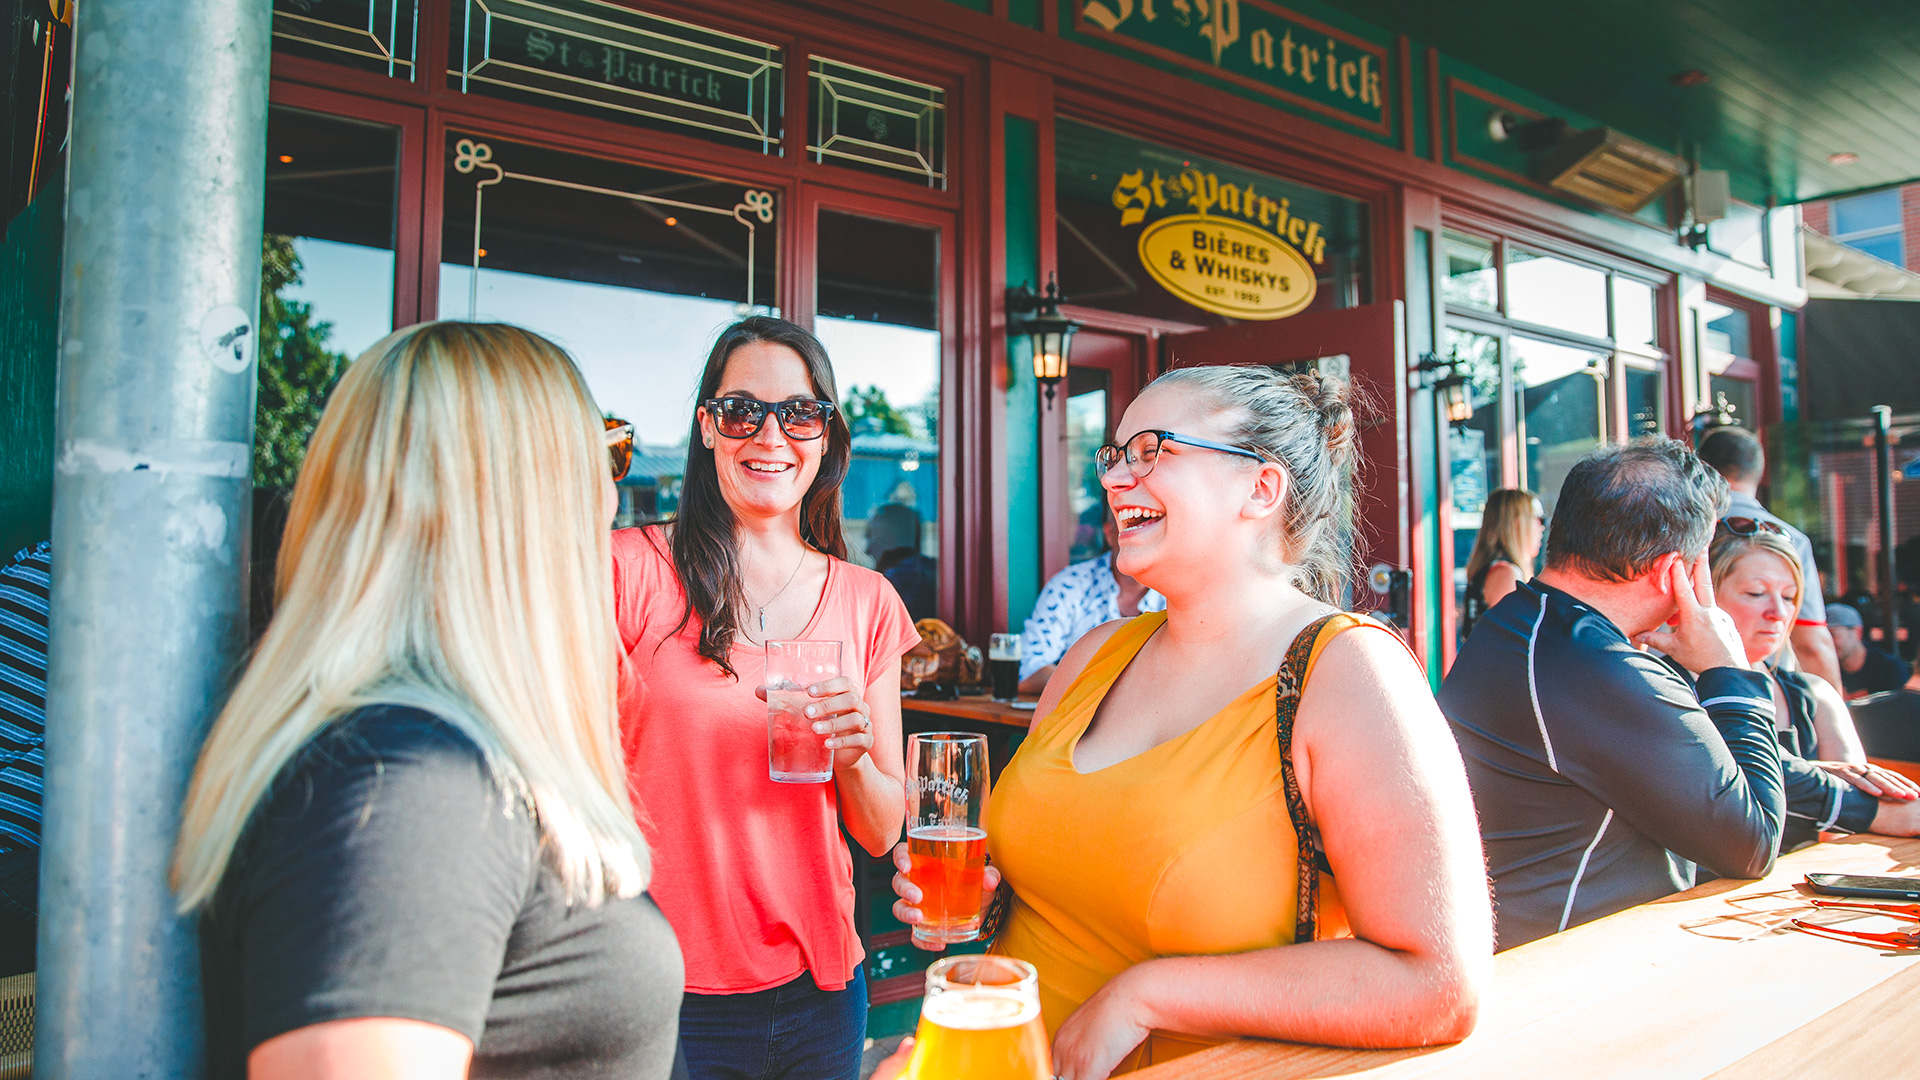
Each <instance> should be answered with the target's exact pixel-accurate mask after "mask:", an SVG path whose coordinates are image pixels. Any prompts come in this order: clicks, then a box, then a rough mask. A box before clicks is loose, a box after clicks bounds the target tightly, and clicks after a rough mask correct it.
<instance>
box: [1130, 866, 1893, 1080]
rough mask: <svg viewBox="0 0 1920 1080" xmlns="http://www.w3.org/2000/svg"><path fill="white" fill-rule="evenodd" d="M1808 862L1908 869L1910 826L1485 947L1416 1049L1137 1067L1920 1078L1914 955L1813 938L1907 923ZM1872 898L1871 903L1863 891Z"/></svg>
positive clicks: (1291, 1053)
mask: <svg viewBox="0 0 1920 1080" xmlns="http://www.w3.org/2000/svg"><path fill="white" fill-rule="evenodd" d="M1808 871H1816V872H1818V871H1826V872H1838V873H1858V874H1907V875H1912V874H1914V873H1916V872H1920V839H1892V838H1888V837H1881V836H1855V837H1848V838H1845V839H1842V840H1837V841H1833V842H1830V843H1825V844H1816V845H1814V846H1813V847H1810V848H1803V849H1802V850H1800V851H1796V852H1793V853H1792V854H1789V855H1786V856H1783V857H1782V858H1781V859H1780V860H1779V862H1778V863H1777V864H1776V865H1775V868H1774V871H1773V873H1771V874H1769V875H1767V876H1766V877H1765V878H1761V879H1758V880H1752V881H1745V880H1742V881H1734V880H1724V881H1714V882H1709V883H1707V884H1705V885H1702V886H1699V887H1697V888H1694V889H1689V890H1687V891H1686V892H1682V893H1676V894H1674V895H1673V896H1669V897H1666V898H1665V899H1662V900H1656V901H1653V902H1652V903H1648V904H1642V905H1641V906H1639V907H1635V908H1630V909H1628V910H1626V911H1622V912H1619V913H1617V914H1615V915H1611V916H1608V917H1607V918H1604V919H1600V920H1597V921H1595V922H1591V923H1588V924H1586V925H1585V926H1579V927H1575V928H1574V929H1572V930H1569V931H1567V932H1566V933H1562V934H1555V935H1553V936H1552V937H1547V938H1542V939H1541V940H1539V941H1535V942H1531V943H1529V944H1527V945H1523V946H1521V947H1519V948H1517V949H1512V950H1509V951H1507V952H1504V953H1501V954H1499V955H1498V956H1496V957H1495V958H1494V975H1493V980H1492V983H1491V985H1490V986H1489V988H1488V991H1487V996H1486V1000H1485V1002H1484V1003H1483V1006H1482V1008H1481V1012H1480V1024H1479V1027H1478V1028H1477V1030H1475V1032H1474V1033H1473V1035H1471V1036H1470V1037H1468V1038H1467V1040H1466V1041H1465V1042H1461V1043H1457V1044H1454V1045H1451V1046H1443V1047H1431V1048H1427V1049H1420V1050H1339V1049H1330V1048H1327V1047H1318V1046H1303V1045H1299V1044H1296V1043H1283V1042H1270V1041H1263V1040H1253V1039H1246V1040H1241V1041H1239V1042H1234V1043H1229V1044H1227V1045H1225V1046H1218V1047H1215V1048H1213V1049H1211V1050H1206V1051H1202V1052H1201V1053H1198V1054H1193V1055H1190V1056H1188V1057H1184V1058H1180V1059H1177V1060H1175V1061H1171V1062H1168V1063H1166V1064H1164V1065H1158V1066H1155V1067H1153V1068H1151V1069H1144V1070H1142V1071H1140V1072H1137V1073H1134V1074H1132V1075H1133V1076H1135V1077H1138V1078H1139V1080H1228V1078H1232V1080H1281V1078H1289V1080H1291V1078H1301V1077H1335V1076H1363V1077H1367V1078H1369V1080H1373V1078H1379V1080H1387V1078H1392V1080H1405V1078H1411V1077H1461V1078H1465V1077H1473V1078H1475V1080H1482V1078H1486V1077H1529V1078H1531V1077H1542V1078H1545V1077H1551V1078H1554V1080H1578V1078H1583V1077H1594V1078H1602V1077H1605V1078H1612V1077H1624V1076H1632V1077H1635V1078H1641V1077H1670V1078H1675V1080H1697V1078H1701V1077H1714V1078H1728V1080H1731V1078H1735V1077H1738V1078H1741V1080H1751V1078H1756V1077H1766V1078H1771V1077H1781V1078H1786V1077H1819V1076H1835V1077H1838V1076H1846V1077H1857V1078H1860V1080H1869V1078H1877V1077H1899V1076H1906V1077H1913V1076H1920V1034H1917V1033H1920V950H1903V951H1893V950H1890V949H1887V948H1884V947H1873V946H1868V945H1858V944H1853V943H1850V942H1844V941H1839V940H1833V939H1827V938H1821V937H1815V936H1814V935H1811V934H1805V933H1801V932H1800V931H1797V930H1793V929H1791V928H1789V927H1788V926H1787V919H1789V918H1791V917H1799V918H1803V919H1807V920H1808V921H1812V922H1816V923H1823V924H1827V925H1834V926H1844V927H1847V928H1848V929H1853V930H1871V931H1895V930H1913V929H1914V928H1915V927H1914V925H1913V920H1911V919H1907V920H1895V919H1891V918H1888V917H1885V916H1878V915H1872V914H1868V913H1865V912H1858V913H1855V912H1846V911H1835V910H1821V909H1816V908H1813V907H1811V906H1810V905H1808V904H1807V902H1806V901H1807V900H1808V899H1809V898H1810V897H1812V896H1813V895H1814V894H1813V893H1811V892H1809V891H1807V890H1806V887H1805V885H1804V884H1803V882H1802V878H1803V876H1804V875H1805V874H1806V873H1807V872H1808ZM1863 902H1868V903H1870V902H1872V901H1863Z"/></svg>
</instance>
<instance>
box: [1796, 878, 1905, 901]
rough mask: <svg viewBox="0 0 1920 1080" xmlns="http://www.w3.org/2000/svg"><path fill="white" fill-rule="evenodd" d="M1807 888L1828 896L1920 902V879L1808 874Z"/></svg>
mask: <svg viewBox="0 0 1920 1080" xmlns="http://www.w3.org/2000/svg"><path fill="white" fill-rule="evenodd" d="M1807 886H1808V887H1809V888H1811V889H1812V890H1813V891H1814V892H1817V893H1825V894H1827V895H1828V896H1864V897H1867V898H1868V899H1872V900H1920V878H1910V877H1881V876H1874V875H1867V874H1808V875H1807Z"/></svg>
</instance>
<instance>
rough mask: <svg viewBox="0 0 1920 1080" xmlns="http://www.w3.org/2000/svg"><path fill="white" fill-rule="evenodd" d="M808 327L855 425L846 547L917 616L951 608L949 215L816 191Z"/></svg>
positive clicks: (845, 509)
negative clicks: (817, 340)
mask: <svg viewBox="0 0 1920 1080" xmlns="http://www.w3.org/2000/svg"><path fill="white" fill-rule="evenodd" d="M807 201H808V202H809V203H810V204H811V205H810V206H809V208H808V209H807V210H806V211H805V212H806V213H809V214H811V215H812V220H813V236H814V243H813V262H812V266H811V267H809V268H808V271H809V273H810V276H811V279H812V280H811V284H812V294H813V295H812V308H813V312H812V314H813V331H814V333H815V334H816V335H817V336H818V337H819V338H820V342H821V344H822V345H824V346H826V349H827V356H828V357H829V358H830V359H831V360H832V361H833V369H834V376H835V378H836V379H837V380H838V382H839V390H840V404H841V409H842V410H844V413H845V415H846V418H847V424H848V426H849V427H850V428H851V429H852V431H853V460H852V462H851V464H850V465H849V467H848V470H847V479H846V483H845V486H844V487H843V489H842V492H843V501H842V512H843V514H844V516H845V521H846V535H847V549H848V550H847V558H848V559H849V560H851V561H853V562H856V563H859V564H860V565H862V566H867V567H871V568H873V569H875V570H878V571H880V572H881V573H882V574H884V575H886V578H887V580H888V581H889V582H891V583H892V584H893V586H894V588H895V589H896V590H897V591H898V592H899V593H900V598H901V599H902V600H903V601H904V602H905V603H906V605H907V611H908V612H909V613H910V614H911V615H912V616H913V617H914V618H915V619H924V618H930V617H935V616H938V615H940V614H941V612H942V611H943V610H945V606H944V605H943V602H942V598H943V597H946V596H951V594H952V586H951V580H952V576H953V574H952V567H951V566H949V565H943V564H944V563H946V562H948V561H949V560H945V559H944V558H943V556H944V553H945V552H946V551H948V550H949V549H950V547H951V544H952V536H953V535H954V530H953V528H952V523H951V522H950V521H948V520H947V515H945V514H943V513H942V512H941V508H942V506H943V505H950V504H949V503H948V500H947V489H948V486H949V481H950V472H951V470H949V469H948V468H947V467H946V462H947V460H948V454H947V453H946V448H947V443H946V440H945V438H944V433H945V430H946V424H945V421H944V416H943V408H944V403H945V402H946V401H947V400H949V398H950V395H948V394H947V393H945V392H944V391H945V387H946V381H947V379H948V376H949V372H950V371H951V370H952V354H953V342H954V323H953V303H952V295H953V291H952V290H953V272H952V267H951V262H952V256H951V251H952V243H953V222H952V218H951V216H950V215H948V214H945V213H943V212H940V211H936V210H929V209H927V208H924V207H919V206H913V205H910V204H894V203H892V202H891V201H888V200H881V199H876V198H868V197H861V196H853V195H846V196H839V195H834V196H823V195H817V194H816V195H810V197H809V198H808V199H807Z"/></svg>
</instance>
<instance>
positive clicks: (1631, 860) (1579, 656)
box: [1439, 439, 1786, 949]
mask: <svg viewBox="0 0 1920 1080" xmlns="http://www.w3.org/2000/svg"><path fill="white" fill-rule="evenodd" d="M1727 501H1728V500H1727V485H1726V482H1725V481H1724V480H1723V479H1721V477H1720V476H1719V475H1718V474H1717V473H1715V472H1714V471H1713V470H1711V469H1709V468H1707V467H1706V466H1705V465H1703V464H1701V462H1700V461H1699V459H1698V458H1696V457H1694V455H1693V453H1692V452H1691V451H1689V450H1688V449H1687V448H1686V447H1685V446H1684V445H1683V444H1681V443H1678V442H1674V441H1672V440H1666V439H1663V440H1658V441H1651V442H1640V443H1635V444H1633V445H1629V446H1616V447H1609V448H1606V449H1603V450H1599V451H1596V452H1594V453H1593V454H1590V455H1588V456H1587V457H1585V458H1583V459H1582V460H1581V461H1580V462H1579V463H1577V464H1576V465H1574V467H1573V469H1572V471H1571V472H1569V473H1568V475H1567V480H1566V483H1565V485H1564V486H1563V487H1562V488H1561V489H1560V500H1559V503H1558V504H1557V506H1556V508H1555V510H1554V515H1553V524H1552V528H1551V531H1550V533H1549V534H1548V537H1547V561H1546V569H1544V570H1543V571H1541V573H1540V575H1539V576H1538V577H1536V578H1534V579H1533V581H1532V582H1529V583H1524V584H1522V585H1521V586H1520V587H1518V588H1517V589H1515V590H1514V592H1513V593H1512V594H1511V595H1509V596H1508V597H1507V598H1506V599H1504V600H1502V601H1501V602H1500V603H1498V604H1496V605H1494V607H1493V608H1492V609H1491V610H1490V611H1488V612H1487V614H1486V615H1485V616H1483V617H1482V622H1481V623H1480V625H1479V626H1478V627H1476V629H1475V631H1474V634H1473V637H1471V638H1469V639H1468V641H1467V643H1466V644H1465V645H1464V646H1463V647H1462V648H1461V650H1460V654H1459V656H1458V658H1457V659H1455V661H1454V664H1453V669H1452V670H1451V671H1450V672H1449V673H1448V675H1447V680H1446V684H1445V685H1444V686H1442V687H1441V690H1440V695H1439V697H1440V707H1441V710H1442V711H1443V712H1445V713H1446V716H1447V719H1448V721H1449V722H1450V723H1451V724H1452V725H1453V733H1454V737H1455V738H1456V739H1457V740H1458V741H1459V743H1460V750H1461V754H1462V756H1463V757H1464V758H1465V759H1466V763H1467V779H1468V781H1469V783H1470V784H1471V785H1472V787H1473V797H1474V803H1475V805H1476V806H1477V808H1478V809H1479V812H1480V832H1481V837H1482V839H1483V840H1484V841H1485V842H1486V848H1487V860H1488V864H1489V867H1490V869H1491V870H1492V873H1493V885H1494V901H1495V917H1496V921H1497V930H1498V937H1499V947H1500V948H1502V949H1507V948H1512V947H1513V946H1515V945H1521V944H1524V943H1526V942H1529V941H1532V940H1534V939H1536V938H1540V937H1545V936H1546V935H1548V934H1552V933H1556V932H1558V931H1560V930H1565V929H1566V928H1568V927H1569V926H1577V925H1579V924H1581V923H1584V922H1589V921H1591V920H1593V919H1597V918H1600V917H1601V916H1603V915H1610V914H1612V913H1613V912H1616V911H1620V910H1622V909H1624V908H1628V907H1632V906H1634V905H1636V904H1641V903H1645V902H1646V901H1649V900H1653V899H1656V898H1658V897H1661V896H1666V895H1668V894H1670V893H1674V892H1677V891H1679V890H1681V889H1686V888H1689V887H1691V886H1692V885H1693V884H1694V880H1695V866H1696V864H1697V865H1699V866H1701V867H1704V868H1706V869H1707V870H1708V871H1710V872H1712V873H1714V874H1716V875H1719V876H1721V877H1739V878H1750V877H1758V876H1760V875H1762V874H1765V873H1766V872H1767V870H1768V869H1769V868H1770V867H1771V866H1772V865H1773V859H1774V855H1775V853H1776V852H1777V851H1778V849H1779V845H1780V830H1781V825H1782V821H1783V819H1784V817H1785V813H1786V803H1785V795H1784V793H1783V787H1782V778H1781V764H1780V748H1779V744H1778V743H1777V741H1776V740H1775V738H1774V734H1773V726H1774V717H1773V700H1772V694H1771V692H1770V690H1769V688H1768V686H1767V683H1766V680H1765V678H1764V676H1762V675H1761V674H1760V673H1758V672H1755V671H1752V670H1750V669H1749V668H1748V665H1747V662H1746V658H1745V653H1744V650H1743V648H1742V646H1741V644H1740V638H1739V636H1738V634H1737V633H1736V632H1735V631H1734V628H1733V624H1732V620H1731V618H1730V617H1729V616H1728V615H1727V614H1726V612H1724V611H1721V610H1719V609H1718V608H1717V607H1715V606H1714V602H1713V583H1712V578H1711V577H1710V575H1709V573H1708V567H1707V557H1706V552H1707V544H1708V542H1709V540H1711V539H1712V537H1713V528H1714V522H1715V520H1717V519H1718V518H1719V516H1720V515H1721V514H1722V513H1724V512H1725V510H1726V506H1727ZM1649 645H1650V646H1653V647H1656V648H1658V649H1659V650H1660V651H1661V652H1663V653H1665V654H1667V655H1668V656H1670V657H1672V658H1673V659H1675V660H1676V661H1678V662H1679V663H1680V664H1681V665H1682V666H1683V667H1685V668H1686V669H1687V670H1688V671H1690V672H1693V673H1694V675H1695V676H1696V677H1697V680H1698V681H1697V685H1698V688H1699V689H1698V693H1697V694H1696V693H1695V691H1694V690H1693V689H1692V688H1690V687H1688V686H1687V684H1686V682H1685V681H1684V680H1683V679H1681V678H1680V677H1679V676H1678V675H1677V674H1675V673H1674V672H1673V671H1672V670H1671V669H1669V668H1668V667H1667V666H1666V665H1665V664H1663V663H1661V662H1660V661H1659V659H1658V658H1656V657H1654V656H1652V655H1650V654H1648V653H1647V652H1646V651H1644V647H1645V646H1649Z"/></svg>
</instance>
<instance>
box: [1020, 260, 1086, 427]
mask: <svg viewBox="0 0 1920 1080" xmlns="http://www.w3.org/2000/svg"><path fill="white" fill-rule="evenodd" d="M1065 299H1066V297H1063V296H1061V295H1060V283H1059V282H1058V281H1057V280H1056V279H1055V278H1054V276H1053V275H1052V274H1048V275H1047V291H1046V292H1044V293H1036V292H1034V291H1033V289H1032V288H1030V287H1028V286H1026V285H1020V286H1018V287H1016V288H1012V289H1008V290H1007V313H1008V314H1009V315H1023V316H1025V317H1024V318H1022V319H1020V320H1019V321H1017V322H1015V323H1013V324H1012V325H1011V326H1010V327H1009V329H1011V330H1016V331H1019V332H1020V333H1023V334H1026V335H1027V338H1028V340H1030V341H1031V342H1032V343H1033V377H1034V378H1035V379H1037V380H1039V382H1040V385H1041V386H1044V387H1046V388H1047V407H1048V408H1049V409H1051V408H1052V407H1053V388H1054V387H1056V386H1058V385H1059V384H1060V380H1061V379H1064V378H1066V377H1067V352H1068V350H1069V349H1071V348H1072V347H1073V332H1074V331H1076V330H1078V329H1080V324H1079V323H1077V322H1074V321H1073V320H1072V319H1069V318H1067V317H1066V316H1065V315H1062V314H1060V305H1061V303H1062V302H1063V301H1065Z"/></svg>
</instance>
